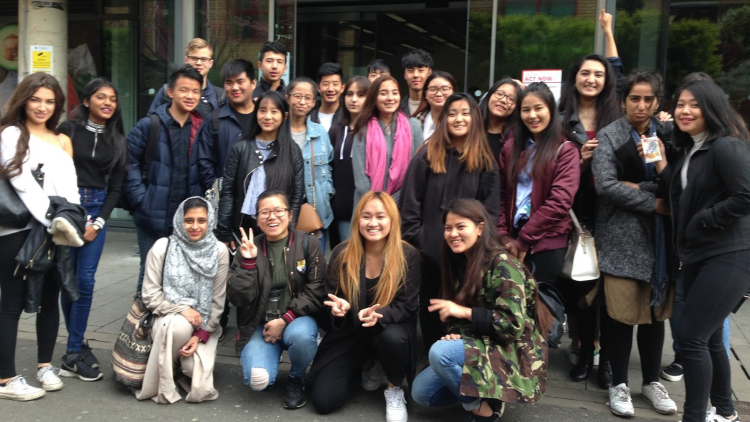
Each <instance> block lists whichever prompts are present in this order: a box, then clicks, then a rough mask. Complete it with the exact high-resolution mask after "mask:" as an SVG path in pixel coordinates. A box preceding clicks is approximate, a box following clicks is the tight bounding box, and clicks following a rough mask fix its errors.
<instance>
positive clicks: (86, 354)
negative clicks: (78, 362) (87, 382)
mask: <svg viewBox="0 0 750 422" xmlns="http://www.w3.org/2000/svg"><path fill="white" fill-rule="evenodd" d="M81 355H83V360H84V361H85V362H86V363H87V364H88V365H89V366H90V367H92V368H94V369H99V361H98V360H97V359H96V356H94V351H93V350H91V348H90V347H89V342H88V341H84V342H83V344H82V345H81Z"/></svg>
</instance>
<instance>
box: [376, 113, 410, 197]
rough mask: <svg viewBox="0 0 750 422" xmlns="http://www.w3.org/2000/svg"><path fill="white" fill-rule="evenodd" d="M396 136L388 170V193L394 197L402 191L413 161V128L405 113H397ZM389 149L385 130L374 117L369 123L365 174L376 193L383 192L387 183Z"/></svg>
mask: <svg viewBox="0 0 750 422" xmlns="http://www.w3.org/2000/svg"><path fill="white" fill-rule="evenodd" d="M396 116H397V119H398V120H397V121H396V135H395V136H394V138H393V152H392V153H391V167H390V168H389V169H388V187H387V188H386V189H385V191H386V193H388V194H389V195H392V194H393V193H394V192H396V191H398V190H399V189H401V185H402V184H403V183H404V176H405V175H406V168H407V167H408V166H409V160H410V159H411V147H412V139H411V126H410V125H409V119H407V118H406V116H405V115H404V113H401V112H396ZM386 151H388V149H387V148H386V145H385V137H384V136H383V130H382V129H381V128H380V125H379V124H378V119H377V117H372V118H371V119H370V121H369V123H367V145H366V154H367V160H366V168H365V173H366V174H367V176H368V177H370V181H371V182H372V184H371V185H370V189H372V190H373V191H375V192H380V191H382V190H383V184H384V183H385V162H386V154H387V152H386Z"/></svg>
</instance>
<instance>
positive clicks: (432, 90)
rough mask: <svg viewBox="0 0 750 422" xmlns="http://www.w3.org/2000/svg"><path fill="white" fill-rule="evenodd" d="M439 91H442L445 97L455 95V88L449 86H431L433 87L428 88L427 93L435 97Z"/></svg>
mask: <svg viewBox="0 0 750 422" xmlns="http://www.w3.org/2000/svg"><path fill="white" fill-rule="evenodd" d="M438 91H440V93H441V94H443V95H448V94H451V93H453V88H451V87H449V86H447V85H446V86H441V87H437V86H431V87H429V88H427V93H428V94H430V95H435V94H437V93H438Z"/></svg>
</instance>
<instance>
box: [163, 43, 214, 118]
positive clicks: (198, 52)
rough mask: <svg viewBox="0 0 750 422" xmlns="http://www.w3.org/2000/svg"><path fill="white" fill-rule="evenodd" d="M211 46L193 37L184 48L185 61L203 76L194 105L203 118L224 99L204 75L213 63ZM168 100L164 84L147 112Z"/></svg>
mask: <svg viewBox="0 0 750 422" xmlns="http://www.w3.org/2000/svg"><path fill="white" fill-rule="evenodd" d="M213 51H214V50H213V48H211V46H210V45H209V44H208V43H207V42H206V40H204V39H201V38H193V39H192V40H190V42H189V43H188V45H187V47H186V48H185V63H186V64H189V65H190V66H192V67H194V68H195V69H196V70H197V71H198V72H199V73H200V75H201V77H202V78H203V82H201V87H202V89H201V96H200V101H199V102H198V105H197V106H196V107H195V111H197V112H198V113H200V115H201V116H203V118H204V119H208V115H209V114H211V111H213V110H216V109H217V108H219V104H220V103H222V102H223V101H224V98H223V95H220V93H219V91H217V90H216V87H214V86H213V85H211V82H209V81H208V78H207V77H206V75H208V71H209V70H211V67H213V65H214V59H213ZM169 101H170V98H169V96H168V95H167V86H166V85H164V86H163V87H161V88H160V89H159V92H157V93H156V96H155V97H154V101H153V102H152V103H151V107H149V108H148V114H151V113H153V112H154V111H156V109H157V108H159V106H161V105H162V104H164V103H168V102H169Z"/></svg>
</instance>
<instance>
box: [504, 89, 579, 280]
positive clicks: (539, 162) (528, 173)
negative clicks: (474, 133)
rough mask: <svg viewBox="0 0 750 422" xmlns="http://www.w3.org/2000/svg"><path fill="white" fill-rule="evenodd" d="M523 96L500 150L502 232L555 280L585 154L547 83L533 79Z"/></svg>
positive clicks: (536, 269)
mask: <svg viewBox="0 0 750 422" xmlns="http://www.w3.org/2000/svg"><path fill="white" fill-rule="evenodd" d="M518 102H519V104H518V107H517V109H516V114H518V120H519V123H518V124H517V125H516V131H515V135H514V139H513V142H506V143H505V145H504V146H503V149H502V152H501V153H500V186H501V191H500V218H499V221H498V225H497V228H498V233H499V234H500V238H501V239H502V241H503V244H504V245H505V247H506V248H507V249H508V251H509V252H510V253H511V254H513V255H514V256H515V257H516V258H517V259H518V260H519V261H521V262H524V263H525V264H526V265H528V266H529V267H530V268H531V269H532V272H533V274H534V278H535V279H536V280H537V281H539V282H546V283H555V281H556V280H557V275H558V274H559V273H560V270H561V269H562V265H563V260H564V259H565V252H566V250H567V247H568V237H569V234H570V231H571V229H572V221H571V219H570V216H569V215H568V210H569V209H570V207H571V206H573V198H574V197H575V194H576V191H578V183H579V181H580V175H581V167H580V163H579V161H580V155H579V154H578V149H577V148H576V147H575V145H573V144H572V143H571V142H568V141H567V140H566V139H565V137H564V136H562V134H561V130H560V123H559V121H558V119H557V113H555V98H554V96H553V95H552V92H550V90H549V88H548V87H547V85H546V84H544V83H543V82H536V83H532V84H530V85H529V86H527V87H526V89H524V91H523V93H521V96H520V97H519V98H518Z"/></svg>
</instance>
